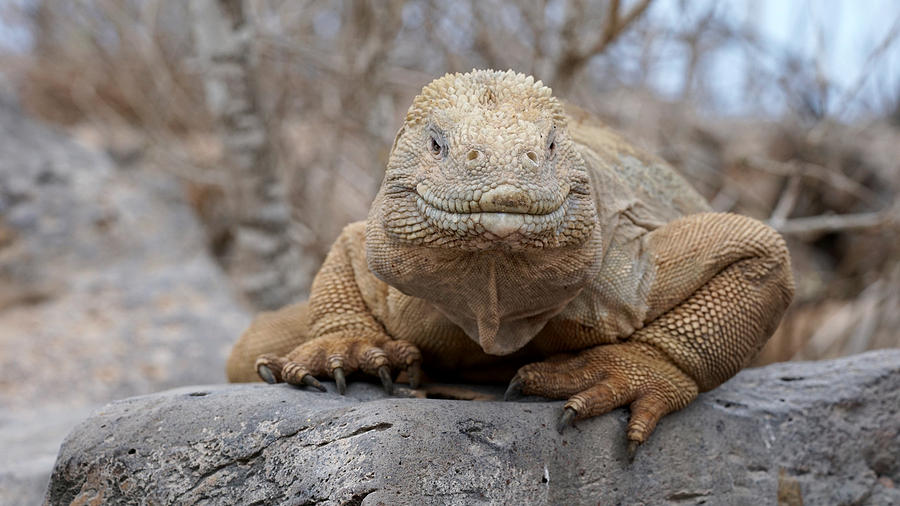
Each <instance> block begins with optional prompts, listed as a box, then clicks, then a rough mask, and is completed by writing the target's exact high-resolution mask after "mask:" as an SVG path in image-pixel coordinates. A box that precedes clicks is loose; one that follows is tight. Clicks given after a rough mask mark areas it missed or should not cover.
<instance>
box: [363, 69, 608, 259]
mask: <svg viewBox="0 0 900 506" xmlns="http://www.w3.org/2000/svg"><path fill="white" fill-rule="evenodd" d="M376 205H380V206H381V213H380V219H381V220H382V224H383V226H384V230H385V232H386V233H387V235H388V236H390V237H391V238H392V239H395V240H397V241H400V242H403V243H408V244H417V245H423V246H427V247H434V248H454V249H464V250H469V251H473V250H476V251H477V250H506V251H509V250H525V249H534V248H555V247H561V246H567V245H572V244H578V243H580V242H582V241H584V240H585V239H586V238H587V237H588V235H590V232H591V228H592V227H593V224H594V223H595V222H596V219H595V214H596V211H595V209H594V204H593V200H592V198H591V194H590V188H589V183H588V174H587V171H586V169H585V165H584V161H583V160H582V158H581V156H580V155H579V154H578V152H577V151H576V149H575V146H574V143H573V141H572V139H571V138H570V136H569V133H568V131H567V129H566V116H565V113H564V111H563V107H562V104H561V103H560V102H559V100H557V99H556V98H555V97H553V96H552V95H551V91H550V88H548V87H546V86H544V85H543V84H542V83H541V82H540V81H535V80H534V78H533V77H531V76H526V75H524V74H518V73H515V72H513V71H507V72H497V71H491V70H476V71H472V72H470V73H467V74H448V75H446V76H444V77H442V78H440V79H437V80H435V81H432V82H431V83H430V84H429V85H427V86H425V88H423V89H422V93H421V94H419V95H418V96H417V97H416V98H415V100H414V101H413V104H412V106H411V107H410V108H409V111H408V112H407V114H406V121H405V122H404V124H403V127H402V128H401V129H400V131H399V133H398V134H397V137H396V139H395V141H394V146H393V149H392V151H391V156H390V160H389V162H388V165H387V170H386V173H385V181H384V185H383V187H382V195H380V201H379V202H377V203H376ZM373 211H374V209H373Z"/></svg>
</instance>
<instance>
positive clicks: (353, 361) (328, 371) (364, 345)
mask: <svg viewBox="0 0 900 506" xmlns="http://www.w3.org/2000/svg"><path fill="white" fill-rule="evenodd" d="M351 227H353V225H351V226H350V227H347V228H345V229H344V232H343V233H342V234H341V236H340V237H339V238H338V240H337V241H336V242H335V244H334V246H332V248H331V251H330V252H329V254H328V256H327V257H326V259H325V262H324V263H323V264H322V268H321V269H320V270H319V273H318V274H317V275H316V278H315V279H314V280H313V284H312V289H311V291H310V297H309V306H308V316H307V317H308V321H307V331H308V333H309V336H310V339H309V340H308V341H306V342H304V343H302V344H300V345H299V346H297V347H296V348H294V349H293V350H292V351H290V352H289V353H287V354H286V355H284V356H279V355H276V354H266V355H262V356H260V357H259V358H258V359H257V360H256V370H257V372H258V373H259V375H260V377H262V378H263V379H264V380H265V381H266V382H268V383H276V382H279V381H285V382H287V383H290V384H294V385H308V386H312V387H315V388H318V389H319V390H324V387H323V386H322V385H321V383H319V381H318V380H317V379H316V377H331V378H334V380H335V383H336V385H337V389H338V391H339V392H340V393H341V394H343V393H344V391H345V389H346V375H349V374H351V373H354V372H356V371H360V372H362V373H365V374H370V375H377V376H378V377H379V378H380V380H381V382H382V384H383V385H384V388H385V390H386V391H387V392H388V393H391V390H392V388H393V381H392V375H393V374H392V372H393V371H397V370H407V372H408V375H409V378H410V384H411V385H412V386H413V387H414V388H415V386H416V385H417V383H418V380H419V377H420V374H421V373H420V364H421V361H422V355H421V353H420V352H419V349H418V348H416V346H415V345H413V344H412V343H410V342H408V341H403V340H395V339H392V338H391V336H389V335H388V334H387V332H386V331H385V329H384V327H383V326H382V325H381V324H380V323H379V322H378V321H377V320H376V319H375V318H374V316H373V315H372V313H371V311H370V309H369V307H368V306H367V305H366V302H365V300H364V299H363V296H362V294H361V292H360V288H359V285H358V282H359V280H360V279H361V278H363V277H367V279H371V280H374V277H372V276H371V274H369V273H367V272H361V269H364V266H365V261H364V259H361V258H355V256H358V255H363V254H364V248H363V247H362V245H361V243H360V241H361V238H362V236H361V234H359V233H353V232H352V231H351V230H350V229H351ZM356 228H360V227H356ZM360 266H363V267H360Z"/></svg>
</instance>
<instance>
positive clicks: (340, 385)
mask: <svg viewBox="0 0 900 506" xmlns="http://www.w3.org/2000/svg"><path fill="white" fill-rule="evenodd" d="M331 374H332V375H333V376H334V384H335V385H336V386H337V391H338V393H339V394H341V395H344V393H345V392H346V391H347V378H345V377H344V369H342V368H340V367H335V368H334V369H333V370H332V371H331Z"/></svg>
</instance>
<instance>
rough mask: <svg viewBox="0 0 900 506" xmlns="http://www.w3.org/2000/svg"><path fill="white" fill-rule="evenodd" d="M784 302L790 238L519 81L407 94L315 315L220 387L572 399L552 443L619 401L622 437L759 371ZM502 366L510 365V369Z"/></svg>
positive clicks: (258, 340)
mask: <svg viewBox="0 0 900 506" xmlns="http://www.w3.org/2000/svg"><path fill="white" fill-rule="evenodd" d="M792 294H793V280H792V277H791V270H790V258H789V255H788V251H787V248H786V247H785V243H784V241H783V240H782V238H781V237H780V236H779V235H778V233H776V232H775V231H774V230H772V229H771V228H769V227H768V226H766V225H764V224H762V223H760V222H759V221H756V220H753V219H751V218H747V217H743V216H738V215H735V214H726V213H714V212H710V208H709V205H708V204H707V203H706V202H705V201H704V199H703V198H702V197H701V196H700V195H699V194H698V193H697V192H696V191H694V190H693V189H692V188H691V187H690V186H689V185H688V184H687V183H686V182H685V181H684V180H683V179H682V178H681V177H680V176H679V175H678V174H677V173H675V172H674V170H673V169H672V168H670V167H669V166H668V165H666V164H665V163H664V162H662V161H660V160H659V159H658V158H655V157H653V156H650V155H647V154H645V153H643V152H641V151H639V150H637V149H635V148H634V147H632V146H631V145H629V144H628V143H626V142H625V141H624V140H622V139H621V138H620V137H619V136H618V135H616V134H615V133H613V132H612V131H610V130H609V129H607V128H606V127H605V126H603V125H602V124H601V123H600V122H598V121H597V120H595V119H593V118H591V117H590V116H588V115H587V114H586V113H584V112H582V111H579V110H576V109H573V108H566V107H564V106H563V105H562V104H561V103H560V101H559V100H557V99H556V98H554V97H553V96H552V95H551V92H550V89H549V88H547V87H545V86H543V85H542V84H541V82H540V81H537V82H535V81H534V79H533V78H532V77H529V76H525V75H522V74H516V73H514V72H511V71H510V72H495V71H473V72H470V73H468V74H452V75H446V76H444V77H442V78H440V79H437V80H436V81H434V82H432V83H431V84H429V85H428V86H426V87H425V88H424V89H423V90H422V93H421V94H420V95H419V96H417V97H416V98H415V100H414V101H413V104H412V106H411V107H410V109H409V112H408V113H407V115H406V120H405V122H404V123H403V126H402V127H401V128H400V131H399V133H398V134H397V137H396V139H395V140H394V146H393V149H392V151H391V155H390V159H389V161H388V165H387V169H386V173H385V177H384V182H383V183H382V185H381V189H380V191H379V192H378V195H377V197H376V198H375V201H374V203H373V204H372V208H371V211H370V213H369V216H368V219H367V220H366V221H365V222H358V223H352V224H350V225H348V226H347V227H346V228H345V229H344V230H343V232H342V233H341V235H340V237H339V238H338V239H337V241H336V242H335V244H334V246H333V247H332V249H331V252H330V253H329V254H328V257H327V258H326V259H325V263H324V264H323V265H322V268H321V270H320V271H319V273H318V275H317V276H316V278H315V280H314V282H313V285H312V290H311V294H310V298H309V301H308V302H302V303H300V304H297V305H293V306H289V307H286V308H284V309H281V310H280V311H277V312H272V313H263V314H261V315H259V317H258V318H257V319H256V320H255V321H254V322H253V324H252V326H251V327H250V329H249V330H247V331H246V332H245V333H244V335H243V336H242V337H241V338H240V340H239V341H238V343H237V344H236V345H235V347H234V349H233V350H232V353H231V357H230V358H229V361H228V377H229V379H230V380H231V381H252V380H255V379H257V374H258V375H259V376H261V377H262V378H263V379H265V380H266V381H269V382H277V381H286V382H288V383H292V384H296V385H302V384H306V385H310V386H314V387H319V388H321V384H320V383H319V382H318V381H317V380H316V379H315V378H316V377H319V378H334V379H335V381H336V383H337V385H338V389H339V390H340V391H341V392H343V391H344V389H345V386H346V375H347V374H350V373H353V372H357V371H359V372H360V373H362V374H371V375H378V376H379V377H380V378H381V380H382V381H383V382H384V383H385V385H386V387H387V388H390V385H391V382H392V378H393V377H394V375H395V373H397V372H399V371H401V370H406V371H407V372H408V374H409V378H410V383H412V384H413V385H414V386H415V384H416V383H417V382H418V379H419V374H420V372H419V371H420V369H419V367H420V365H421V367H422V368H424V369H425V370H426V372H428V373H429V374H430V375H432V376H441V375H443V376H444V377H449V378H476V377H477V378H481V379H485V380H489V379H494V380H502V379H508V378H509V377H510V375H511V374H512V371H515V370H516V369H517V372H515V376H514V377H513V379H512V382H511V384H510V389H509V392H508V394H509V395H510V396H515V395H518V394H520V393H524V394H530V395H540V396H545V397H551V398H561V399H568V401H567V402H566V404H565V408H564V410H563V414H562V416H561V418H560V430H562V428H564V427H565V425H567V424H569V423H571V421H572V420H573V419H580V418H586V417H591V416H595V415H599V414H602V413H605V412H608V411H610V410H612V409H614V408H616V407H619V406H624V405H630V407H631V419H630V422H629V424H628V439H629V440H630V441H631V447H632V448H633V447H634V446H635V445H636V444H638V443H640V442H643V441H645V440H646V439H647V437H648V436H649V435H650V433H651V432H652V431H653V428H654V427H655V425H656V423H657V422H658V421H659V419H660V418H661V417H662V416H663V415H665V414H667V413H669V412H672V411H674V410H677V409H680V408H682V407H684V406H685V405H687V404H688V403H689V402H691V400H693V399H694V398H695V397H696V396H697V393H698V392H699V391H705V390H709V389H712V388H715V387H716V386H717V385H719V384H721V383H722V382H724V381H725V380H727V379H728V378H730V377H731V376H733V375H734V374H735V373H737V372H738V371H739V370H740V369H741V368H742V367H744V366H745V365H747V363H748V362H749V361H750V360H751V359H752V358H753V356H754V355H755V354H756V353H757V352H758V351H759V349H760V348H761V347H762V345H763V344H764V343H765V342H766V340H767V339H768V338H769V336H770V335H771V334H772V332H773V331H774V330H775V327H776V326H777V325H778V322H779V320H780V319H781V316H782V314H783V313H784V310H785V308H786V307H787V306H788V304H789V303H790V300H791V297H792ZM510 368H512V369H510Z"/></svg>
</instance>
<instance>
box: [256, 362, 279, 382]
mask: <svg viewBox="0 0 900 506" xmlns="http://www.w3.org/2000/svg"><path fill="white" fill-rule="evenodd" d="M256 372H257V373H258V374H259V377H260V378H262V379H263V381H265V382H266V383H268V384H270V385H274V384H275V383H278V378H276V377H275V373H273V372H272V369H269V366H266V365H260V366H259V367H257V368H256Z"/></svg>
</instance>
